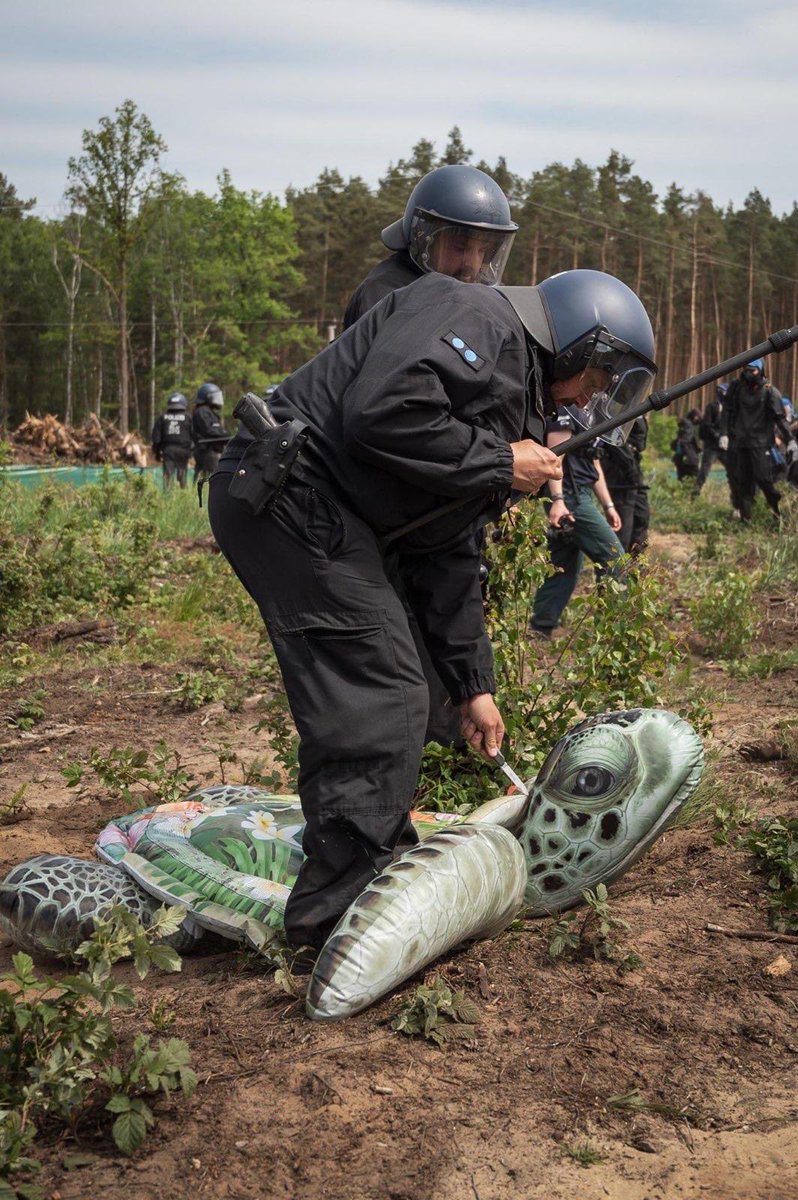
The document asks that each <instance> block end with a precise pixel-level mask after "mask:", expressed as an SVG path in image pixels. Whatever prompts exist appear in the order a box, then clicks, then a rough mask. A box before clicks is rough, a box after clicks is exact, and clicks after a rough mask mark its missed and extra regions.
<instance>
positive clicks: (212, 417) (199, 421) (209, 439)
mask: <svg viewBox="0 0 798 1200" xmlns="http://www.w3.org/2000/svg"><path fill="white" fill-rule="evenodd" d="M223 408H224V395H223V393H222V389H221V388H220V387H217V386H216V384H215V383H203V384H201V385H200V386H199V387H198V388H197V398H196V403H195V405H194V412H193V413H192V414H191V438H192V441H193V443H194V482H195V483H196V482H197V480H198V479H199V478H200V476H203V477H204V478H206V479H207V478H208V476H209V475H212V474H213V472H214V471H215V470H216V467H217V466H218V463H219V455H220V454H221V453H222V451H223V450H224V448H225V446H226V445H227V443H228V441H229V437H230V435H229V434H228V432H227V430H226V429H225V427H224V425H222V420H221V417H222V409H223Z"/></svg>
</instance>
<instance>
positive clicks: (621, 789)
mask: <svg viewBox="0 0 798 1200" xmlns="http://www.w3.org/2000/svg"><path fill="white" fill-rule="evenodd" d="M702 766H703V746H702V744H701V739H700V738H699V737H698V735H697V734H696V732H695V730H694V729H693V728H692V726H691V725H689V724H688V723H687V721H683V720H682V719H681V718H680V717H678V716H676V715H675V714H674V713H670V712H665V711H663V710H661V709H632V710H630V711H628V712H617V713H603V714H601V715H600V716H595V717H590V718H588V719H587V720H585V721H581V722H580V723H579V724H578V725H576V726H574V728H573V729H571V730H569V732H568V733H567V734H566V735H565V737H563V738H561V739H560V741H559V742H558V743H557V744H556V746H555V747H554V749H553V750H552V751H551V753H550V754H549V755H548V757H547V758H546V760H545V762H544V763H543V765H542V767H541V769H540V771H539V772H538V775H537V777H536V778H535V781H534V783H533V785H532V788H531V789H530V800H529V805H528V807H527V810H526V813H525V816H524V820H523V823H522V825H521V828H520V830H519V832H518V837H519V840H520V842H521V845H522V847H523V850H524V854H525V856H526V861H527V870H528V874H529V880H528V885H527V891H526V901H527V903H528V904H529V905H530V907H531V909H532V912H533V913H537V914H539V915H542V914H544V913H546V912H552V911H558V910H562V909H565V908H570V907H572V906H573V905H575V904H578V903H579V902H580V900H581V898H582V892H583V891H584V890H585V889H586V888H593V887H595V886H596V884H597V883H609V882H611V881H612V880H613V879H617V878H618V877H619V876H620V875H622V874H623V873H624V872H625V871H627V870H628V869H629V867H631V866H632V865H633V863H635V862H637V860H638V858H640V857H641V855H642V854H644V853H645V851H646V850H647V849H648V848H649V846H650V845H652V843H653V842H654V841H655V840H656V839H657V838H658V837H659V835H660V834H661V833H662V832H663V830H664V829H665V828H666V827H667V826H668V825H669V824H670V823H671V821H672V820H673V819H674V817H675V816H676V814H677V812H678V811H679V809H680V808H681V807H682V805H683V804H684V803H685V801H686V800H687V798H688V797H689V796H690V795H691V794H692V793H693V791H694V790H695V788H696V786H697V784H698V781H699V779H700V777H701V769H702Z"/></svg>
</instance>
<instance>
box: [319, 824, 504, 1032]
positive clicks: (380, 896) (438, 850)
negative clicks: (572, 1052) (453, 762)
mask: <svg viewBox="0 0 798 1200" xmlns="http://www.w3.org/2000/svg"><path fill="white" fill-rule="evenodd" d="M525 883H526V869H525V864H524V856H523V853H522V851H521V847H520V845H519V843H518V842H517V841H516V839H515V838H514V837H513V835H512V834H511V833H509V832H508V831H507V830H506V829H502V828H501V826H496V825H484V826H475V825H459V826H455V827H454V828H451V829H447V830H445V831H441V832H440V833H434V834H432V835H431V836H430V837H429V838H427V840H426V841H425V842H423V843H422V844H421V845H419V846H414V847H413V849H412V850H408V851H407V852H406V853H405V854H403V855H402V856H401V858H398V859H397V860H396V861H395V862H393V863H391V864H390V866H389V867H387V868H386V869H385V871H383V873H382V874H381V875H379V876H378V877H377V878H376V879H374V880H372V882H371V883H370V884H368V886H367V887H366V888H365V889H364V890H363V891H362V892H361V894H360V895H359V896H358V897H357V899H356V900H355V901H354V902H353V903H352V904H351V905H350V907H349V908H348V909H347V911H346V912H345V913H344V915H343V917H342V918H341V920H340V921H339V922H338V924H337V925H336V927H335V929H334V930H333V932H332V933H331V934H330V936H329V938H328V939H327V941H326V943H325V945H324V947H323V949H322V951H321V954H320V955H319V958H318V960H317V962H316V965H315V967H314V970H313V975H312V977H311V980H310V987H309V989H308V995H307V1003H306V1009H307V1014H308V1016H309V1017H311V1018H313V1019H314V1020H317V1021H329V1020H336V1019H338V1018H341V1017H348V1016H352V1015H353V1014H354V1013H357V1012H360V1011H361V1009H364V1008H367V1007H368V1006H369V1005H370V1004H373V1003H374V1001H375V1000H378V999H379V998H380V997H381V996H384V995H385V994H386V992H389V991H390V990H391V988H394V987H396V986H397V985H398V984H400V983H403V982H404V981H405V980H406V979H409V978H410V976H411V975H413V974H414V973H415V972H416V971H419V970H420V969H421V968H422V967H425V966H426V965H427V964H428V963H430V962H432V961H433V959H436V958H438V957H439V956H440V955H441V954H445V953H446V951H447V950H451V949H452V948H453V947H454V946H457V945H458V944H459V943H460V942H464V941H467V940H477V939H480V938H485V937H493V936H495V935H496V934H497V933H499V932H500V931H501V930H502V929H504V928H505V927H506V926H507V925H509V923H510V921H511V920H512V919H513V917H514V916H515V913H516V912H517V910H518V907H519V905H520V903H521V900H522V898H523V894H524V885H525Z"/></svg>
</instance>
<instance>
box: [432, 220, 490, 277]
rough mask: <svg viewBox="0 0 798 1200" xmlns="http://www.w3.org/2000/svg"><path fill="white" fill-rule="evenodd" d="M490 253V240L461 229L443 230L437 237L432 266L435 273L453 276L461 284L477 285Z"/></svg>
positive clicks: (433, 249) (433, 246) (433, 248)
mask: <svg viewBox="0 0 798 1200" xmlns="http://www.w3.org/2000/svg"><path fill="white" fill-rule="evenodd" d="M489 253H490V239H489V238H484V237H479V236H477V237H474V236H472V235H470V234H468V233H466V232H465V230H460V229H442V230H441V231H440V233H438V234H436V235H435V239H434V242H433V245H432V250H431V253H430V265H431V267H432V269H433V270H434V271H440V273H441V275H451V277H452V278H453V279H459V280H460V282H461V283H476V282H477V278H478V276H479V272H480V271H481V270H482V264H483V262H484V261H485V257H486V256H487V255H488V254H489Z"/></svg>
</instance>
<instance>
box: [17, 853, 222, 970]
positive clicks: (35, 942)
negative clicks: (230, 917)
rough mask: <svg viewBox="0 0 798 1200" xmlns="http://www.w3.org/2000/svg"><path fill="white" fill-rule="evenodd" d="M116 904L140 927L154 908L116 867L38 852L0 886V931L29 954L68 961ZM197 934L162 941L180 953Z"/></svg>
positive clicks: (186, 930) (186, 928) (184, 933)
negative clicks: (66, 958) (138, 922)
mask: <svg viewBox="0 0 798 1200" xmlns="http://www.w3.org/2000/svg"><path fill="white" fill-rule="evenodd" d="M114 905H121V906H122V907H124V908H126V909H127V910H128V912H132V913H133V915H134V916H135V917H136V919H137V920H138V921H140V922H141V924H142V925H145V926H146V925H149V924H150V922H151V921H152V918H153V915H154V914H155V912H156V911H157V909H158V908H159V904H158V901H157V900H154V899H153V898H152V897H151V896H148V895H147V893H146V892H145V891H143V890H142V889H141V888H140V887H138V885H137V884H135V883H134V882H133V880H132V879H129V878H128V877H127V876H126V875H124V874H123V872H122V871H120V870H119V868H118V867H115V866H110V865H108V864H106V863H95V862H89V861H86V860H85V859H82V858H73V857H72V856H70V855H66V854H40V855H38V856H37V857H36V858H29V859H28V860H27V861H26V862H22V863H19V864H18V865H17V866H16V867H13V868H12V870H11V871H9V873H8V875H7V876H6V877H5V879H4V880H3V882H2V883H0V930H2V931H3V932H4V933H5V934H6V935H7V936H8V937H9V938H10V939H11V941H12V942H14V944H15V945H17V946H20V947H21V948H22V949H23V950H27V951H28V952H29V953H31V954H39V955H47V956H56V957H60V956H64V957H68V956H69V955H71V954H73V953H74V952H75V950H77V948H78V946H79V945H80V944H81V942H84V941H85V940H86V938H88V937H90V936H91V934H92V931H93V929H94V922H95V920H97V919H102V918H104V917H106V916H107V915H108V913H109V911H110V910H111V908H113V907H114ZM200 932H201V931H199V930H197V931H196V932H195V931H194V930H192V928H191V927H190V926H184V928H182V929H179V930H178V932H177V934H174V935H173V936H172V937H171V938H169V939H167V940H168V941H169V943H170V944H171V945H173V946H174V947H175V949H176V950H179V951H185V950H187V949H190V948H191V946H193V945H194V943H195V942H196V941H197V936H198V934H199V933H200Z"/></svg>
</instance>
